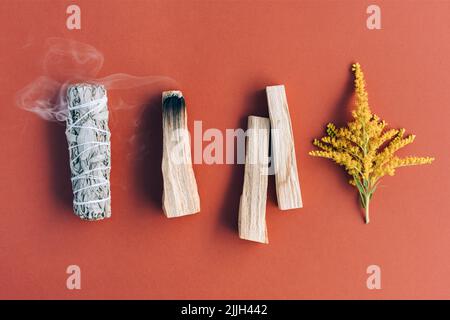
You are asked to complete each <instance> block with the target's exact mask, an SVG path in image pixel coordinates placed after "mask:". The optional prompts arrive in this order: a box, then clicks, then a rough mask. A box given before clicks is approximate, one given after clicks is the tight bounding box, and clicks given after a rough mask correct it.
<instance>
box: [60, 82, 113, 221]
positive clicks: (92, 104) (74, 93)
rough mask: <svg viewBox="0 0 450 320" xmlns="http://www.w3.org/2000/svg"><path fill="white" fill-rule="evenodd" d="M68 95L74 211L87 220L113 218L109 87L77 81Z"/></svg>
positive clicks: (68, 137)
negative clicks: (106, 88) (110, 179)
mask: <svg viewBox="0 0 450 320" xmlns="http://www.w3.org/2000/svg"><path fill="white" fill-rule="evenodd" d="M67 98H68V103H69V106H68V108H69V115H68V117H67V122H66V127H67V128H66V136H67V142H68V145H69V155H70V170H71V173H72V175H71V176H72V177H71V180H72V189H73V209H74V213H75V214H76V215H77V216H79V217H80V218H81V219H84V220H101V219H104V218H109V217H110V216H111V193H110V186H109V175H110V169H111V146H110V131H109V128H108V106H107V95H106V90H105V88H104V87H103V86H102V85H97V84H86V83H82V84H76V85H72V86H70V87H69V88H68V89H67Z"/></svg>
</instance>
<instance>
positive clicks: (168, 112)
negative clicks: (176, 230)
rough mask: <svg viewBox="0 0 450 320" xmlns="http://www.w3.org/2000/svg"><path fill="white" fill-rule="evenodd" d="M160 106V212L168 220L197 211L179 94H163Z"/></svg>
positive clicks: (184, 119)
mask: <svg viewBox="0 0 450 320" xmlns="http://www.w3.org/2000/svg"><path fill="white" fill-rule="evenodd" d="M162 105H163V111H162V114H163V158H162V174H163V180H164V190H163V201H162V202H163V210H164V213H165V215H166V216H167V217H168V218H172V217H180V216H185V215H189V214H193V213H196V212H199V211H200V197H199V195H198V190H197V183H196V181H195V176H194V170H193V169H192V159H191V144H190V139H189V131H188V129H187V114H186V106H185V101H184V98H183V94H182V93H181V91H165V92H163V94H162Z"/></svg>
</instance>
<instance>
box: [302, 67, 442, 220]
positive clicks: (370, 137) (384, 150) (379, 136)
mask: <svg viewBox="0 0 450 320" xmlns="http://www.w3.org/2000/svg"><path fill="white" fill-rule="evenodd" d="M352 71H353V73H354V76H355V80H354V84H355V97H356V99H355V100H356V109H355V110H353V112H352V116H353V118H354V119H353V121H351V122H349V123H348V124H347V126H346V127H342V128H337V127H336V126H335V125H334V124H332V123H329V124H328V125H327V128H326V133H327V135H326V136H325V137H322V138H320V139H314V141H313V144H314V145H315V146H316V147H318V148H319V149H320V150H319V151H311V152H310V153H309V154H310V155H311V156H314V157H322V158H328V159H331V160H333V161H334V162H336V163H337V164H339V165H341V166H343V167H344V168H345V170H346V171H347V173H348V174H349V175H350V176H351V177H352V179H351V180H350V181H349V183H350V184H351V185H353V186H355V187H356V188H357V189H358V192H359V195H360V199H361V205H362V207H363V208H364V209H365V220H366V223H369V203H370V200H371V199H372V196H373V193H374V192H375V190H376V188H377V186H378V183H379V180H380V179H381V178H382V177H383V176H385V175H391V176H393V175H394V174H395V170H396V169H397V168H400V167H405V166H415V165H421V164H430V163H431V162H433V160H434V158H431V157H406V158H399V157H397V156H395V155H394V154H395V152H396V151H398V150H399V149H401V148H403V147H405V146H406V145H408V144H411V143H413V142H414V139H415V136H414V135H409V136H406V137H404V135H405V129H389V130H385V129H386V126H387V123H386V122H385V121H383V120H381V119H380V118H379V117H378V116H376V115H375V114H373V113H372V112H371V110H370V107H369V98H368V94H367V91H366V83H365V80H364V73H363V72H362V69H361V65H360V64H359V63H355V64H353V65H352Z"/></svg>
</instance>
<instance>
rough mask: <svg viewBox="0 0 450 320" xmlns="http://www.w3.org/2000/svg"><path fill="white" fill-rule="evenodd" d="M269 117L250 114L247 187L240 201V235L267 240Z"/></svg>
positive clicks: (246, 169) (246, 166)
mask: <svg viewBox="0 0 450 320" xmlns="http://www.w3.org/2000/svg"><path fill="white" fill-rule="evenodd" d="M269 130H270V121H269V118H262V117H255V116H250V117H248V129H247V143H246V147H245V150H246V151H245V152H246V155H245V175H244V187H243V191H242V195H241V200H240V204H239V223H238V224H239V237H240V238H241V239H246V240H251V241H256V242H262V243H268V242H269V240H268V238H267V226H266V200H267V178H268V159H269Z"/></svg>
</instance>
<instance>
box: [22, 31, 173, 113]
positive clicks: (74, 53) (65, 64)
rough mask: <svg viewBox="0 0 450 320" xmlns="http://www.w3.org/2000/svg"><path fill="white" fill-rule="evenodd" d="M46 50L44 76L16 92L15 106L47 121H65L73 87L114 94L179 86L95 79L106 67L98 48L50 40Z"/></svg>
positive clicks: (144, 79)
mask: <svg viewBox="0 0 450 320" xmlns="http://www.w3.org/2000/svg"><path fill="white" fill-rule="evenodd" d="M44 48H45V50H44V54H43V57H42V59H41V64H42V75H40V76H39V77H37V78H36V79H35V80H34V81H32V82H31V83H29V84H28V85H26V86H25V87H24V88H22V89H21V90H19V91H18V92H17V94H16V104H17V105H18V106H19V107H20V108H22V109H24V110H27V111H31V112H34V113H36V114H37V115H39V116H40V117H41V118H43V119H45V120H49V121H65V120H66V118H67V115H68V109H67V97H66V94H67V87H68V86H69V85H70V84H71V83H77V82H89V83H97V84H102V85H104V86H105V88H106V89H111V90H114V89H130V88H135V87H139V86H145V85H150V84H153V83H156V82H160V81H169V82H171V83H176V82H175V81H174V80H173V79H172V78H170V77H165V76H133V75H129V74H126V73H115V74H111V75H108V76H106V77H102V78H96V77H97V75H98V73H99V72H100V70H101V68H102V67H103V62H104V56H103V54H102V53H101V52H100V51H99V50H97V49H96V48H95V47H93V46H91V45H89V44H86V43H82V42H78V41H75V40H71V39H63V38H49V39H47V40H46V41H45V43H44Z"/></svg>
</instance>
